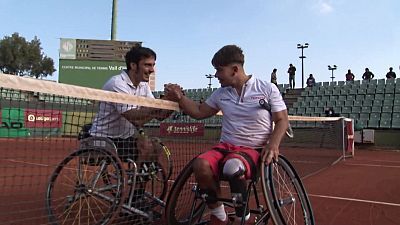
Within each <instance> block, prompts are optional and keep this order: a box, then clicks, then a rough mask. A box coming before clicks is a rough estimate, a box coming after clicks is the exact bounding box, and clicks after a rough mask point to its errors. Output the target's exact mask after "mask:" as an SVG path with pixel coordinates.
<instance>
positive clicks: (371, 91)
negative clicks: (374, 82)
mask: <svg viewBox="0 0 400 225" xmlns="http://www.w3.org/2000/svg"><path fill="white" fill-rule="evenodd" d="M375 93H376V88H368V89H367V94H375ZM382 93H383V92H382Z"/></svg>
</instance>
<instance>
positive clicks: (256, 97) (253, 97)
mask: <svg viewBox="0 0 400 225" xmlns="http://www.w3.org/2000/svg"><path fill="white" fill-rule="evenodd" d="M250 99H251V100H260V99H265V96H264V95H261V96H251V97H250Z"/></svg>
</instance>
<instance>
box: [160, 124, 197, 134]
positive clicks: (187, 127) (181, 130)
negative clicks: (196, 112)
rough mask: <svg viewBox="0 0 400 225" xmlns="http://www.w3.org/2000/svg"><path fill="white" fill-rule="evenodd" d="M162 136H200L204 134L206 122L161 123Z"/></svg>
mask: <svg viewBox="0 0 400 225" xmlns="http://www.w3.org/2000/svg"><path fill="white" fill-rule="evenodd" d="M160 135H161V136H173V137H199V136H203V135H204V123H160Z"/></svg>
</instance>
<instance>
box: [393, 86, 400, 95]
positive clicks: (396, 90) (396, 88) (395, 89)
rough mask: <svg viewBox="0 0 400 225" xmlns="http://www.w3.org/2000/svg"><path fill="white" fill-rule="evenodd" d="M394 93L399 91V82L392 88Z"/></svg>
mask: <svg viewBox="0 0 400 225" xmlns="http://www.w3.org/2000/svg"><path fill="white" fill-rule="evenodd" d="M394 93H400V84H396V87H395V88H394Z"/></svg>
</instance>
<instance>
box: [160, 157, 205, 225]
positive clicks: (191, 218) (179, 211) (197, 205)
mask: <svg viewBox="0 0 400 225" xmlns="http://www.w3.org/2000/svg"><path fill="white" fill-rule="evenodd" d="M192 164H193V160H192V161H190V162H189V163H188V164H187V165H186V167H185V168H184V169H183V170H182V172H181V173H180V174H179V176H178V178H177V179H176V180H175V183H174V185H173V186H172V188H171V191H170V193H169V195H168V199H167V205H166V208H165V218H166V223H167V224H169V225H194V224H206V222H205V221H202V218H200V217H201V216H202V215H203V213H204V210H205V209H206V204H205V202H204V201H202V200H200V199H196V188H197V183H196V180H195V177H194V173H193V168H192Z"/></svg>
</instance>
